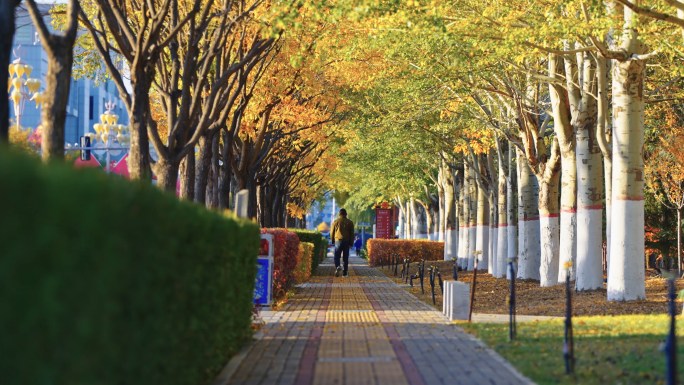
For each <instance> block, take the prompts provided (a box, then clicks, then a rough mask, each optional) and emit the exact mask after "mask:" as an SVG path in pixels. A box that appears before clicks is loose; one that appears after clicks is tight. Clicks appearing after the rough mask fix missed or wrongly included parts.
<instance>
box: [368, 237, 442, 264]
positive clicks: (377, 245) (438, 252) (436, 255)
mask: <svg viewBox="0 0 684 385" xmlns="http://www.w3.org/2000/svg"><path fill="white" fill-rule="evenodd" d="M366 248H367V250H368V262H369V263H370V265H371V266H378V265H381V264H384V263H389V262H390V261H391V258H392V256H393V255H395V254H396V255H398V256H399V257H400V258H402V259H403V258H408V259H410V260H411V262H417V261H420V260H421V259H425V260H426V261H438V260H443V259H444V242H436V241H428V240H424V239H375V238H373V239H369V240H368V242H367V243H366Z"/></svg>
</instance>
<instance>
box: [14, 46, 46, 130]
mask: <svg viewBox="0 0 684 385" xmlns="http://www.w3.org/2000/svg"><path fill="white" fill-rule="evenodd" d="M8 69H9V78H8V81H7V92H8V93H9V95H10V100H12V102H13V104H14V117H15V120H16V122H15V123H16V127H17V129H21V116H22V115H23V113H24V107H25V106H26V100H33V101H34V102H35V103H36V108H38V107H41V106H42V105H43V103H44V102H45V94H44V93H42V92H40V91H39V89H40V86H41V82H40V80H38V79H35V78H31V77H30V76H31V73H32V72H33V67H31V66H30V65H28V64H24V63H22V62H21V58H19V57H17V58H16V59H15V60H14V61H13V62H12V63H10V65H9V67H8Z"/></svg>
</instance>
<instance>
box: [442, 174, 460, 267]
mask: <svg viewBox="0 0 684 385" xmlns="http://www.w3.org/2000/svg"><path fill="white" fill-rule="evenodd" d="M457 191H458V185H457V184H456V178H455V177H454V173H453V171H452V170H451V168H449V167H448V165H446V163H445V168H444V259H445V260H452V259H456V258H457V255H458V212H457V210H458V205H457V204H456V195H457V194H458V193H457Z"/></svg>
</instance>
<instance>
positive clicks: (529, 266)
mask: <svg viewBox="0 0 684 385" xmlns="http://www.w3.org/2000/svg"><path fill="white" fill-rule="evenodd" d="M517 159H518V163H517V165H518V168H517V169H518V234H519V235H518V271H517V274H518V275H517V277H518V278H520V279H536V280H539V265H540V261H541V242H540V239H539V237H540V233H539V209H538V199H539V187H538V184H537V178H536V177H535V176H534V175H533V174H532V170H530V166H529V165H528V164H527V159H525V155H524V154H523V153H522V152H521V151H520V150H519V149H518V154H517Z"/></svg>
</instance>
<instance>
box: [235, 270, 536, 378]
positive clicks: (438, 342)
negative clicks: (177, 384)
mask: <svg viewBox="0 0 684 385" xmlns="http://www.w3.org/2000/svg"><path fill="white" fill-rule="evenodd" d="M349 270H350V272H349V276H348V277H337V278H336V277H333V273H334V266H333V265H332V260H331V258H328V259H327V260H326V261H325V262H324V263H323V264H322V265H321V266H320V267H319V268H318V271H317V275H315V276H313V277H312V278H311V280H310V281H309V282H308V283H306V284H303V285H301V286H300V287H299V288H298V289H297V294H296V295H295V296H294V297H293V298H290V300H289V301H288V303H287V304H286V305H285V306H284V308H283V309H282V310H280V311H275V312H262V317H263V318H264V321H265V322H266V324H265V326H264V327H263V329H262V331H261V332H260V333H259V334H260V336H259V339H258V340H257V341H255V342H254V343H253V344H252V346H251V347H250V348H249V349H248V350H247V351H246V352H243V353H242V354H241V355H240V356H239V357H238V358H237V359H235V360H233V362H231V365H230V369H229V370H228V371H227V372H226V373H225V377H227V378H229V379H230V380H229V381H228V383H230V384H254V385H256V384H279V385H290V384H296V385H309V384H321V385H323V384H333V385H352V384H368V385H371V384H389V385H423V384H424V385H428V384H429V385H436V384H529V383H531V382H530V381H529V380H527V379H526V378H524V377H522V376H521V375H520V374H518V373H517V372H516V371H515V370H514V369H513V368H512V367H511V366H510V364H508V363H507V362H506V361H505V360H503V359H502V358H501V357H500V356H499V355H497V354H496V353H494V352H493V351H492V350H490V349H488V348H486V347H485V346H484V345H483V344H482V343H481V342H479V341H478V340H476V339H475V338H473V337H471V336H470V335H468V334H466V333H465V332H463V331H462V329H460V328H459V327H457V326H455V325H453V324H450V323H449V322H448V321H447V320H446V319H445V318H444V317H443V316H442V314H441V312H438V311H436V310H434V308H431V307H430V306H429V305H427V304H425V303H423V302H421V301H420V300H418V299H416V298H415V297H414V296H413V295H411V294H409V293H408V292H406V291H405V290H403V289H402V288H400V287H399V286H398V285H396V284H394V283H393V282H391V281H390V280H389V279H388V278H387V277H385V276H384V274H382V273H381V272H379V271H377V270H375V269H374V268H370V267H368V266H367V265H366V262H365V261H364V260H362V259H359V258H353V257H352V258H351V259H350V269H349Z"/></svg>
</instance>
